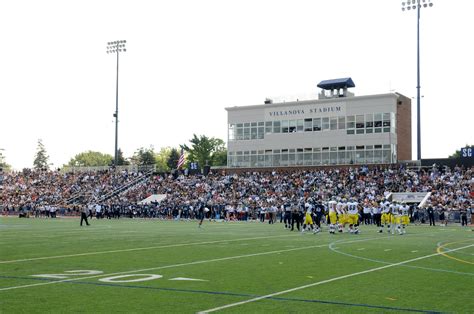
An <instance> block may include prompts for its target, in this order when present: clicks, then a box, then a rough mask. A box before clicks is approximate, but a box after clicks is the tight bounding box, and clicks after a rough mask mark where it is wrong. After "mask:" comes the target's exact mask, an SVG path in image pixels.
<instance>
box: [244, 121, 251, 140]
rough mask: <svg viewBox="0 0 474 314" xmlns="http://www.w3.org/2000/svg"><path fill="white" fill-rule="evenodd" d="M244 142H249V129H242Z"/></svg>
mask: <svg viewBox="0 0 474 314" xmlns="http://www.w3.org/2000/svg"><path fill="white" fill-rule="evenodd" d="M246 124H247V123H246ZM244 140H250V127H244Z"/></svg>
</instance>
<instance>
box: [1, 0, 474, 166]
mask: <svg viewBox="0 0 474 314" xmlns="http://www.w3.org/2000/svg"><path fill="white" fill-rule="evenodd" d="M402 1H404V0H357V1H354V0H331V1H328V0H324V1H323V0H287V1H282V0H238V1H230V0H229V1H226V0H199V1H196V0H173V1H157V0H155V1H151V0H150V1H145V0H133V1H132V0H111V1H109V0H100V1H99V0H93V1H90V0H81V1H72V0H71V1H64V0H60V1H52V0H42V1H36V0H35V1H33V0H15V1H8V0H5V1H1V2H0V29H1V30H2V31H1V33H0V149H3V150H0V153H2V154H3V155H4V157H5V158H6V162H7V163H8V164H10V165H12V166H13V168H14V169H22V168H25V167H32V165H33V160H34V157H35V153H36V150H37V143H38V139H41V140H42V142H43V144H44V146H45V148H46V151H47V153H48V155H49V156H50V162H51V163H52V167H61V166H62V165H64V164H66V163H68V162H69V160H70V159H71V158H73V157H74V156H75V155H77V154H79V153H81V152H85V151H88V150H92V151H99V152H102V153H108V154H110V155H113V154H114V147H115V146H114V145H115V123H114V118H113V113H114V111H115V91H116V86H115V83H116V81H115V79H116V56H115V55H113V54H107V53H106V46H107V42H109V41H114V40H126V41H127V44H126V45H127V47H126V48H127V52H125V53H123V54H120V63H119V133H118V141H119V148H121V149H122V151H123V152H124V155H125V157H130V156H132V155H133V153H134V152H135V151H136V150H137V149H139V148H141V147H144V148H150V147H153V148H154V150H155V151H159V150H160V149H161V148H162V147H179V145H180V144H188V143H189V140H190V139H191V138H192V137H193V134H197V135H206V136H209V137H216V138H221V139H223V140H225V141H226V140H227V112H226V110H225V108H226V107H231V106H246V105H256V104H263V101H264V100H265V98H267V97H270V98H272V97H275V98H276V97H280V98H285V97H286V96H294V95H308V94H316V93H317V92H318V91H319V89H318V88H317V87H316V85H317V84H318V83H319V82H320V81H322V80H327V79H334V78H341V77H351V78H352V79H353V81H354V83H355V85H356V87H355V88H353V89H352V92H354V93H355V94H356V96H362V95H370V94H382V93H389V92H398V93H401V94H403V95H406V96H408V97H412V98H413V100H412V105H413V107H412V115H413V125H412V129H413V159H416V22H417V20H416V12H415V11H405V12H403V11H402V10H401V8H402V4H401V3H402ZM432 2H433V4H434V5H433V7H429V8H426V9H425V8H422V10H421V20H420V38H421V43H420V57H421V62H420V64H421V95H422V98H421V129H422V131H421V136H422V158H445V157H447V156H448V155H450V154H452V153H454V152H455V151H456V150H457V149H460V148H461V147H463V146H465V145H466V144H473V143H474V141H473V140H474V136H473V134H474V133H473V131H472V125H473V117H474V109H473V108H474V107H473V103H472V98H473V97H472V96H471V95H470V94H471V90H472V87H471V86H470V84H471V83H472V75H473V73H474V62H473V58H472V56H474V48H473V46H474V45H472V30H474V19H472V12H474V1H472V0H458V1H455V2H453V1H447V0H432Z"/></svg>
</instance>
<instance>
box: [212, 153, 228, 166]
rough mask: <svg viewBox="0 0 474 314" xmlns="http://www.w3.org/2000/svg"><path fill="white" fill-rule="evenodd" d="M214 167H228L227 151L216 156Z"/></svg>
mask: <svg viewBox="0 0 474 314" xmlns="http://www.w3.org/2000/svg"><path fill="white" fill-rule="evenodd" d="M212 165H213V166H227V149H224V150H220V151H218V152H216V153H215V154H214V163H213V164H212Z"/></svg>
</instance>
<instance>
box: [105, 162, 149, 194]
mask: <svg viewBox="0 0 474 314" xmlns="http://www.w3.org/2000/svg"><path fill="white" fill-rule="evenodd" d="M153 172H154V171H153V170H148V171H147V172H145V173H144V174H143V175H141V176H139V177H138V178H136V179H134V180H132V181H130V182H128V183H126V184H124V185H122V186H120V187H118V188H117V189H115V190H113V191H111V192H109V193H107V194H104V195H102V196H101V197H100V201H99V202H105V201H107V200H109V199H110V198H112V197H114V196H117V195H119V194H121V193H123V192H126V191H128V190H130V189H131V188H133V187H134V186H136V185H138V184H140V183H143V182H144V181H147V180H148V179H149V178H150V176H151V175H152V174H153Z"/></svg>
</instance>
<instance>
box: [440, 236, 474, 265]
mask: <svg viewBox="0 0 474 314" xmlns="http://www.w3.org/2000/svg"><path fill="white" fill-rule="evenodd" d="M460 242H466V241H459V242H451V243H446V244H443V245H441V246H438V248H437V249H436V252H438V253H440V254H441V255H443V256H444V257H447V258H450V259H452V260H455V261H458V262H461V263H465V264H471V265H474V263H473V262H470V261H466V260H463V259H460V258H457V257H454V256H451V255H448V254H446V253H449V252H448V251H443V249H444V248H445V247H446V246H448V245H450V244H454V243H460Z"/></svg>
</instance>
